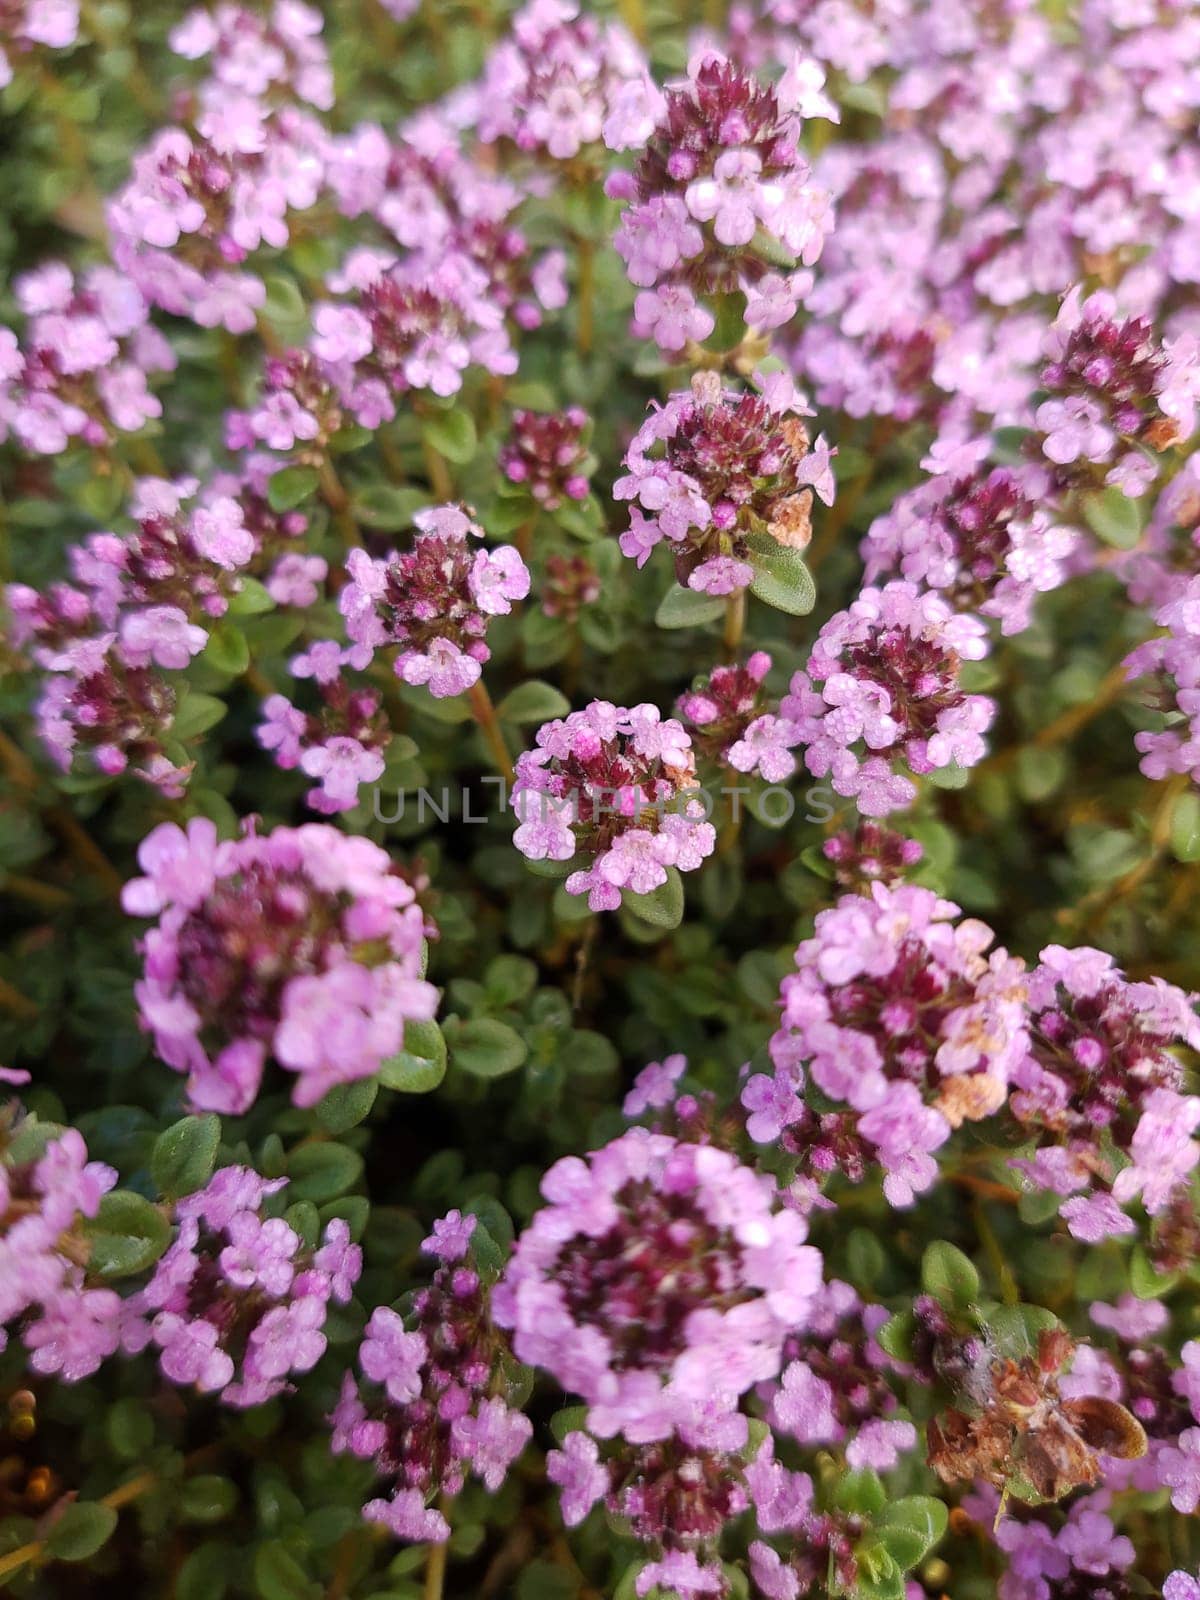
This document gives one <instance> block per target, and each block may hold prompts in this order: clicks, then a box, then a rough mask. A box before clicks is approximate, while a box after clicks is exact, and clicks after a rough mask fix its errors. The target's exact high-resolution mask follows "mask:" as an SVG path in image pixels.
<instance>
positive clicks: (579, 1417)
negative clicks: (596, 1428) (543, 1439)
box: [550, 1406, 588, 1445]
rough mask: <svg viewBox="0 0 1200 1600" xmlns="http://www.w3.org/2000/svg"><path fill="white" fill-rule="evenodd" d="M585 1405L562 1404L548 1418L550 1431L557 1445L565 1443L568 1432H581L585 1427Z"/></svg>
mask: <svg viewBox="0 0 1200 1600" xmlns="http://www.w3.org/2000/svg"><path fill="white" fill-rule="evenodd" d="M587 1414H588V1408H587V1407H586V1406H564V1407H563V1408H562V1410H561V1411H556V1412H555V1413H554V1415H553V1416H552V1417H551V1418H550V1432H551V1433H552V1434H553V1435H554V1438H555V1442H556V1443H557V1444H559V1445H563V1444H565V1443H566V1440H567V1435H568V1434H569V1433H583V1432H584V1431H586V1429H587Z"/></svg>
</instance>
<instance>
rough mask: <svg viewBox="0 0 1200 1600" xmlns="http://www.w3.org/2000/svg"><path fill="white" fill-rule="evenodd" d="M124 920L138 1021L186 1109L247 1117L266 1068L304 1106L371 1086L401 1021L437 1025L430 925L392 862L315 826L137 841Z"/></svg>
mask: <svg viewBox="0 0 1200 1600" xmlns="http://www.w3.org/2000/svg"><path fill="white" fill-rule="evenodd" d="M138 862H139V864H140V865H141V867H142V870H143V872H144V873H145V874H146V875H145V877H142V878H135V879H134V880H133V881H132V882H131V883H128V884H127V885H126V886H125V892H124V895H123V897H122V900H123V904H124V906H125V909H126V911H128V912H129V913H130V914H131V915H132V916H137V917H157V918H158V921H157V923H156V924H155V926H154V927H153V928H151V929H150V930H149V932H148V933H147V934H146V935H145V938H144V941H143V954H144V961H145V966H144V975H143V977H142V980H141V982H140V983H139V984H138V986H137V998H138V1005H139V1007H140V1011H141V1018H142V1022H143V1024H144V1025H145V1026H146V1028H148V1029H149V1030H150V1031H151V1033H152V1034H153V1035H154V1044H155V1049H156V1050H157V1051H158V1053H159V1055H160V1056H161V1057H162V1059H163V1060H164V1061H165V1062H166V1064H167V1065H168V1066H169V1067H172V1068H174V1070H175V1071H176V1072H183V1073H186V1074H187V1078H188V1094H189V1096H190V1098H191V1101H192V1104H193V1105H196V1106H199V1107H203V1108H204V1109H206V1110H216V1111H244V1110H245V1109H246V1108H247V1107H248V1106H250V1105H251V1104H252V1103H253V1101H254V1098H255V1096H256V1095H257V1094H258V1090H259V1085H260V1083H261V1081H262V1075H263V1070H264V1068H265V1066H266V1064H267V1062H268V1060H274V1061H276V1062H277V1063H278V1064H279V1065H280V1066H281V1067H283V1068H284V1070H285V1071H287V1072H292V1073H295V1074H296V1078H295V1084H294V1087H293V1090H292V1097H293V1099H294V1101H295V1103H296V1104H297V1105H305V1106H308V1105H312V1104H313V1103H314V1102H315V1101H317V1100H319V1099H320V1098H321V1096H322V1095H323V1094H325V1093H326V1091H327V1090H329V1089H331V1088H332V1087H333V1086H334V1085H335V1084H338V1083H348V1082H352V1081H353V1080H354V1079H356V1078H365V1077H370V1076H372V1075H373V1074H374V1073H375V1072H377V1071H378V1070H379V1066H380V1064H381V1062H383V1061H384V1060H386V1059H387V1058H388V1057H389V1056H391V1055H394V1054H396V1052H397V1051H399V1049H400V1048H401V1045H402V1043H403V1038H404V1024H405V1022H407V1021H410V1020H414V1021H424V1020H427V1019H428V1018H429V1017H431V1016H432V1015H433V1012H434V1009H435V1006H436V1004H437V991H436V990H435V989H434V988H433V987H432V985H431V984H428V983H426V982H425V981H424V980H423V978H422V976H421V973H422V969H423V958H422V940H423V936H424V931H425V919H424V914H423V913H422V911H421V910H420V908H419V907H418V906H417V905H416V903H415V895H414V892H413V889H412V886H411V885H410V884H409V883H408V881H407V880H406V879H405V878H403V877H402V876H401V875H400V874H399V873H398V872H396V871H394V870H393V869H392V864H391V862H390V861H389V859H388V857H387V855H386V853H385V852H384V851H382V850H380V849H379V847H378V846H377V845H374V844H372V843H371V842H370V841H369V840H367V839H354V838H350V837H348V836H347V835H345V834H342V833H338V832H337V831H336V830H335V829H333V828H330V827H327V826H325V825H323V824H320V823H309V824H306V825H305V826H304V827H301V828H276V829H275V830H274V831H273V832H272V833H268V834H263V835H259V834H255V833H253V832H248V833H246V834H245V835H244V836H243V837H242V838H240V839H236V840H229V841H225V842H220V841H218V838H217V831H216V829H215V828H214V827H213V825H212V823H211V822H208V821H206V820H204V819H203V818H198V819H196V820H194V821H192V822H191V823H189V824H188V827H187V830H186V831H185V830H184V829H182V828H179V827H177V826H176V825H175V824H174V823H171V822H166V823H163V824H162V825H161V827H159V828H156V829H155V830H154V832H153V833H151V834H150V835H149V837H148V838H147V839H146V840H145V841H144V842H143V844H142V847H141V849H140V850H139V852H138Z"/></svg>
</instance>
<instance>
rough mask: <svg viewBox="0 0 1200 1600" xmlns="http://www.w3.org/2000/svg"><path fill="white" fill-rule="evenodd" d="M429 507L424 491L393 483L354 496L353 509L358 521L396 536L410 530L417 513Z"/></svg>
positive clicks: (374, 487) (375, 484)
mask: <svg viewBox="0 0 1200 1600" xmlns="http://www.w3.org/2000/svg"><path fill="white" fill-rule="evenodd" d="M428 504H429V495H428V494H427V493H426V492H425V490H424V489H409V488H402V487H401V486H400V485H398V484H394V483H372V484H368V485H367V487H366V488H365V489H360V490H359V491H358V493H357V494H356V495H355V496H354V500H353V502H352V505H351V510H352V512H353V515H354V520H355V521H356V522H361V523H362V525H363V526H364V527H365V528H378V529H379V530H380V532H382V533H394V532H395V531H396V530H397V529H399V528H407V527H408V525H409V524H410V523H411V522H412V519H413V515H414V513H415V512H418V511H420V510H421V508H422V506H427V505H428Z"/></svg>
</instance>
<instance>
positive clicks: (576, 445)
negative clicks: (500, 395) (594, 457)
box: [499, 406, 590, 511]
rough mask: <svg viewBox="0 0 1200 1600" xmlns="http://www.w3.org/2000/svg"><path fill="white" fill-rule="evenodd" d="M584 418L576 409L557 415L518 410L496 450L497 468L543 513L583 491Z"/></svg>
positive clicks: (585, 473)
mask: <svg viewBox="0 0 1200 1600" xmlns="http://www.w3.org/2000/svg"><path fill="white" fill-rule="evenodd" d="M587 433H588V415H587V412H586V411H584V410H583V408H582V407H581V406H569V407H568V408H567V410H566V411H563V412H555V411H551V412H539V411H527V410H525V409H523V408H522V409H519V410H517V411H514V412H513V418H512V428H511V430H510V432H509V436H508V439H507V441H506V443H505V445H504V447H503V449H502V450H501V451H500V458H499V459H500V470H501V472H503V474H504V476H505V477H506V478H507V479H508V481H509V483H511V484H515V485H517V486H519V487H520V488H522V489H523V490H524V491H525V492H526V493H527V494H528V495H529V497H530V499H531V500H533V501H534V502H535V503H536V504H537V505H538V506H540V507H541V509H542V510H543V511H557V510H558V508H559V506H560V505H562V503H563V501H564V500H582V499H583V498H584V496H585V495H586V494H587V492H588V477H589V473H590V463H589V457H588V452H587Z"/></svg>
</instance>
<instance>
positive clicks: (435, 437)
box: [421, 410, 477, 467]
mask: <svg viewBox="0 0 1200 1600" xmlns="http://www.w3.org/2000/svg"><path fill="white" fill-rule="evenodd" d="M421 434H422V437H423V438H424V440H425V442H426V444H429V445H431V446H432V447H433V449H435V450H436V451H437V453H438V455H440V456H445V458H446V460H447V461H453V462H454V463H455V465H456V466H460V467H461V466H465V465H466V463H467V462H468V461H470V460H471V458H472V457H473V456H474V454H475V449H476V443H477V440H476V436H475V418H474V417H473V416H472V415H471V413H470V412H469V411H462V410H454V411H438V412H434V413H433V414H432V415H431V416H428V417H426V418H424V420H423V421H422V423H421Z"/></svg>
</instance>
